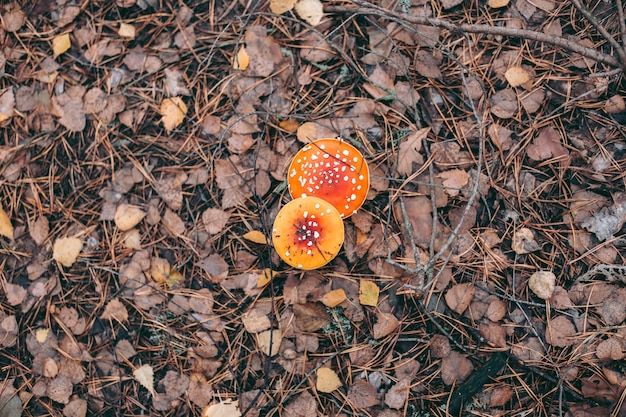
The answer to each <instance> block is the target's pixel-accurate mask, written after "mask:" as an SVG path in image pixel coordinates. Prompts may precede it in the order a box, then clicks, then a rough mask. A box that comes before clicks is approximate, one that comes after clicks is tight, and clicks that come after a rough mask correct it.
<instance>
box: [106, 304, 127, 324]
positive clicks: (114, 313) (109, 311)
mask: <svg viewBox="0 0 626 417" xmlns="http://www.w3.org/2000/svg"><path fill="white" fill-rule="evenodd" d="M100 318H101V319H102V320H115V321H117V322H119V323H123V322H128V310H127V309H126V306H124V304H122V302H121V301H120V300H119V299H117V298H112V299H111V300H109V302H108V303H107V305H106V307H104V311H103V312H102V315H101V316H100Z"/></svg>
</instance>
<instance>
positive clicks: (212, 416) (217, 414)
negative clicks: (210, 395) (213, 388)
mask: <svg viewBox="0 0 626 417" xmlns="http://www.w3.org/2000/svg"><path fill="white" fill-rule="evenodd" d="M201 416H202V417H241V412H240V411H239V401H237V400H225V401H220V402H219V403H215V404H209V405H207V406H206V407H204V409H203V410H202V414H201Z"/></svg>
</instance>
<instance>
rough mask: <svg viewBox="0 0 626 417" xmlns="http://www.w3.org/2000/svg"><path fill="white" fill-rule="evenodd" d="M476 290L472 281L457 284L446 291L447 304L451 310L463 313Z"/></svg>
mask: <svg viewBox="0 0 626 417" xmlns="http://www.w3.org/2000/svg"><path fill="white" fill-rule="evenodd" d="M475 291H476V288H475V287H474V284H472V283H471V282H466V283H464V284H457V285H455V286H453V287H452V288H450V289H449V290H448V291H447V292H446V295H445V300H446V304H447V305H448V307H450V309H451V310H453V311H455V312H457V313H458V314H463V312H464V311H465V310H466V309H467V307H469V305H470V302H471V301H472V297H474V292H475Z"/></svg>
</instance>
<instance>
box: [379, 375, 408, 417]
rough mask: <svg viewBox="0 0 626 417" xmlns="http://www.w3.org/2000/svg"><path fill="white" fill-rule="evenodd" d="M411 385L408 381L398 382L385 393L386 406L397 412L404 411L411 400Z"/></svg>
mask: <svg viewBox="0 0 626 417" xmlns="http://www.w3.org/2000/svg"><path fill="white" fill-rule="evenodd" d="M410 385H411V382H410V381H407V380H402V381H398V382H396V383H395V384H394V385H393V386H392V387H391V388H390V389H389V391H387V392H386V393H385V405H387V407H389V408H393V409H396V410H400V409H403V408H404V407H405V406H406V402H407V400H408V398H409V392H410ZM379 416H380V414H379Z"/></svg>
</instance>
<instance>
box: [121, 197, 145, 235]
mask: <svg viewBox="0 0 626 417" xmlns="http://www.w3.org/2000/svg"><path fill="white" fill-rule="evenodd" d="M145 216H146V212H145V211H143V210H142V209H141V208H140V207H138V206H134V205H132V204H125V203H124V204H120V205H119V206H117V210H115V217H114V219H113V220H114V221H115V225H116V226H117V227H118V228H119V229H120V230H121V231H123V232H125V231H127V230H130V229H132V228H133V227H135V226H137V225H138V224H139V222H141V220H143V218H144V217H145Z"/></svg>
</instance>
